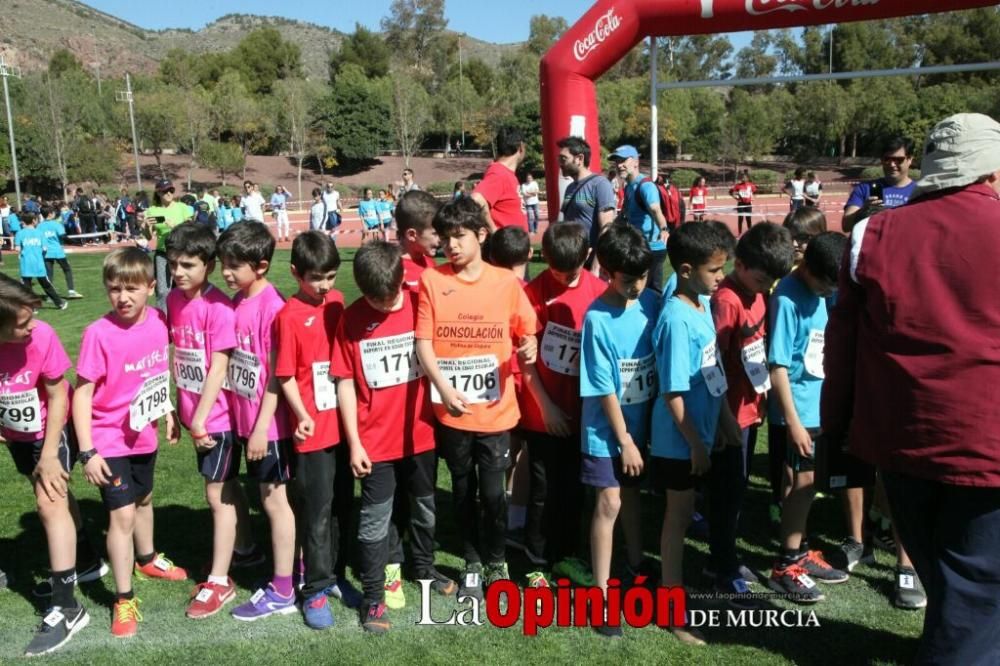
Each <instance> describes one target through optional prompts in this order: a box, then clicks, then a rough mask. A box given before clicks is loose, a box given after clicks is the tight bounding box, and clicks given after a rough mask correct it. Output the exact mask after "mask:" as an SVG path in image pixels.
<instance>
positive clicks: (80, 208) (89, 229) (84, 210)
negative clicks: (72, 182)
mask: <svg viewBox="0 0 1000 666" xmlns="http://www.w3.org/2000/svg"><path fill="white" fill-rule="evenodd" d="M73 212H74V213H76V217H77V219H78V220H79V221H80V233H82V234H92V233H94V232H95V231H97V211H95V210H94V200H93V199H91V198H90V197H88V196H87V195H86V194H84V192H83V188H82V187H78V188H76V196H75V197H74V198H73ZM83 242H84V243H85V244H88V245H89V244H92V243H93V242H94V239H93V237H92V236H90V237H87V238H85V239H83Z"/></svg>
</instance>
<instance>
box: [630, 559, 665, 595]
mask: <svg viewBox="0 0 1000 666" xmlns="http://www.w3.org/2000/svg"><path fill="white" fill-rule="evenodd" d="M639 578H644V579H645V581H644V582H643V585H644V586H645V587H648V588H650V589H653V588H655V587H656V586H657V585H659V584H660V563H659V562H657V561H656V560H654V559H652V558H650V557H645V558H643V559H642V561H641V562H639V566H637V567H634V568H633V567H632V565H631V564H628V563H627V562H626V563H625V575H624V576H622V585H624V586H631V585H634V584H635V581H636V580H638V579H639Z"/></svg>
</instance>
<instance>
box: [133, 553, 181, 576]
mask: <svg viewBox="0 0 1000 666" xmlns="http://www.w3.org/2000/svg"><path fill="white" fill-rule="evenodd" d="M135 573H136V574H137V575H138V576H140V577H143V576H145V577H146V578H160V579H162V580H186V579H187V577H188V575H187V571H185V570H184V569H182V568H181V567H179V566H177V565H176V564H174V563H173V562H171V561H170V560H168V559H167V558H166V557H165V556H164V555H163V553H157V554H156V557H154V558H153V561H152V562H150V563H149V564H145V565H143V566H140V565H139V563H138V562H136V563H135Z"/></svg>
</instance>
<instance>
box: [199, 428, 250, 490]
mask: <svg viewBox="0 0 1000 666" xmlns="http://www.w3.org/2000/svg"><path fill="white" fill-rule="evenodd" d="M209 437H211V438H212V439H213V440H215V446H213V447H212V448H210V449H197V448H196V449H195V452H196V453H197V454H198V472H200V473H201V475H202V476H203V477H205V480H206V481H211V482H216V483H218V482H222V481H229V480H230V479H235V478H236V477H237V476H239V473H240V445H239V443H237V441H236V438H235V437H234V436H233V433H231V432H220V433H212V434H210V435H209Z"/></svg>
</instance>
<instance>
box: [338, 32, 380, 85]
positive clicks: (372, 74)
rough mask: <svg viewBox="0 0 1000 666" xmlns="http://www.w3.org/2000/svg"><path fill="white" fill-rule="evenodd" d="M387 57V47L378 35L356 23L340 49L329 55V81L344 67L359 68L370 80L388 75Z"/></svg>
mask: <svg viewBox="0 0 1000 666" xmlns="http://www.w3.org/2000/svg"><path fill="white" fill-rule="evenodd" d="M389 55H390V53H389V47H388V46H387V45H386V43H385V40H384V39H382V37H381V36H380V35H377V34H375V33H374V32H372V31H371V30H368V29H367V28H365V27H364V26H362V25H361V24H360V23H356V24H354V32H353V33H352V34H350V35H347V36H346V37H344V41H342V42H341V43H340V49H339V50H337V51H336V52H334V53H331V54H330V80H331V81H335V80H336V79H337V76H338V75H339V74H340V72H341V70H342V69H343V68H344V66H345V65H357V66H359V67H361V69H362V70H363V71H364V73H365V76H367V77H368V78H371V79H377V78H380V77H383V76H385V75H386V74H388V73H389Z"/></svg>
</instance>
